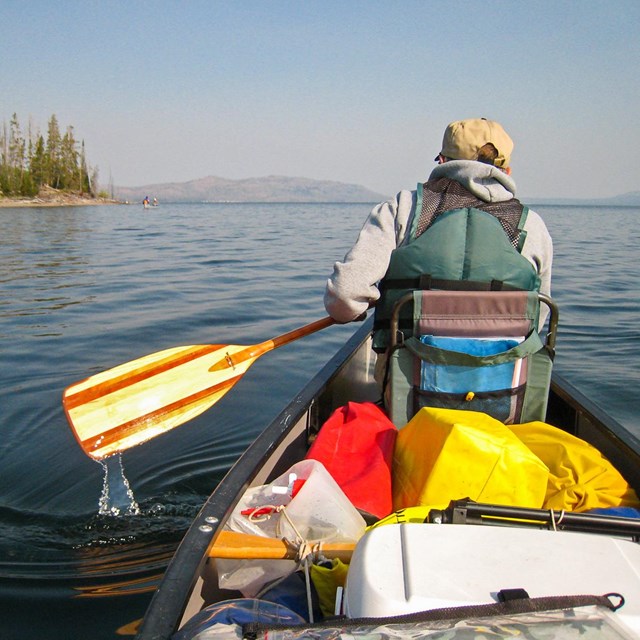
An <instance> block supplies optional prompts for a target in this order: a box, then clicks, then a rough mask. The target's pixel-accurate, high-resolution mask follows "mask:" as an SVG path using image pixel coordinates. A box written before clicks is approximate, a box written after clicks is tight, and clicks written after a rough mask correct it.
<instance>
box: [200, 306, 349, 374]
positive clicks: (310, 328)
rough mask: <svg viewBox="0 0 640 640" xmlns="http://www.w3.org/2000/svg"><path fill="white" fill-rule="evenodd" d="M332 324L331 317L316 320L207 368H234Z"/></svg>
mask: <svg viewBox="0 0 640 640" xmlns="http://www.w3.org/2000/svg"><path fill="white" fill-rule="evenodd" d="M333 324H336V321H335V320H334V319H333V318H332V317H331V316H327V317H326V318H322V320H316V321H315V322H311V323H309V324H306V325H304V326H303V327H298V328H297V329H293V331H287V333H283V334H282V335H279V336H277V337H275V338H271V339H270V340H265V341H264V342H260V343H259V344H254V345H251V346H250V347H247V348H246V349H243V350H242V351H237V352H236V353H234V354H233V355H229V354H227V355H225V357H224V358H222V359H221V360H220V361H219V362H217V363H216V364H214V365H213V366H212V367H209V371H220V370H221V369H225V368H228V367H234V366H236V365H238V364H240V363H241V362H244V361H245V360H250V359H252V358H253V359H255V358H257V357H259V356H261V355H262V354H263V353H267V351H272V350H273V349H277V348H278V347H281V346H283V345H285V344H289V343H290V342H294V341H295V340H298V339H299V338H304V337H305V336H308V335H311V334H312V333H316V331H320V330H322V329H325V328H326V327H330V326H331V325H333Z"/></svg>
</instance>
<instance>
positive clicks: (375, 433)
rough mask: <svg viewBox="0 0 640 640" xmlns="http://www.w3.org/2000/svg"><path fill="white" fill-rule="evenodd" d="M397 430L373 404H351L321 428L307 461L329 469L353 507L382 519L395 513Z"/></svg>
mask: <svg viewBox="0 0 640 640" xmlns="http://www.w3.org/2000/svg"><path fill="white" fill-rule="evenodd" d="M396 434H397V429H396V427H395V425H394V424H393V423H392V422H391V420H390V419H389V418H388V417H387V415H386V413H385V412H384V411H383V410H382V409H381V408H380V407H378V406H377V405H375V404H373V403H372V402H362V403H358V402H349V403H348V404H346V405H345V406H343V407H339V408H338V409H336V410H335V411H334V412H333V414H332V415H331V416H330V417H329V419H328V420H327V421H326V422H325V423H324V424H323V425H322V428H321V429H320V432H319V433H318V437H317V438H316V440H315V442H314V443H313V444H312V445H311V448H310V449H309V452H308V453H307V456H306V457H307V458H311V459H313V460H318V461H319V462H322V464H323V465H324V466H325V467H326V469H327V471H328V472H329V473H330V474H331V476H332V477H333V479H334V480H335V481H336V482H337V483H338V485H339V486H340V488H341V489H342V490H343V491H344V493H345V494H346V496H347V497H348V498H349V500H351V503H352V504H353V505H354V506H355V507H356V508H357V509H359V510H360V511H361V512H364V513H365V514H372V515H374V516H376V518H383V517H384V516H387V515H389V514H390V513H391V512H392V511H393V499H392V492H391V469H392V465H393V448H394V445H395V440H396Z"/></svg>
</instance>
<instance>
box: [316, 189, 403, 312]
mask: <svg viewBox="0 0 640 640" xmlns="http://www.w3.org/2000/svg"><path fill="white" fill-rule="evenodd" d="M411 198H412V196H411V192H408V191H403V192H400V193H399V194H398V196H397V197H396V198H393V199H391V200H388V201H387V202H383V203H381V204H379V205H377V206H376V207H374V209H373V210H372V211H371V214H370V215H369V217H368V218H367V220H366V222H365V224H364V226H363V227H362V230H361V231H360V234H359V235H358V239H357V241H356V243H355V244H354V245H353V247H352V248H351V250H350V251H349V252H348V253H347V255H346V256H345V258H344V260H343V261H341V262H336V263H335V264H334V266H333V274H332V275H331V277H330V278H329V280H328V281H327V287H326V290H325V294H324V305H325V308H326V310H327V312H328V313H329V315H330V316H331V317H332V318H334V319H335V320H337V321H338V322H351V321H352V320H355V319H356V318H358V317H359V316H360V315H362V314H363V313H364V312H365V311H366V310H367V309H368V308H369V307H370V306H373V305H374V304H375V302H376V301H377V300H378V298H379V297H380V292H379V291H378V288H377V286H376V285H377V283H378V282H379V281H380V280H381V279H382V277H383V276H384V274H385V273H386V271H387V268H388V266H389V258H390V256H391V252H392V251H393V250H394V249H395V248H396V246H397V244H398V243H399V242H400V241H401V240H402V237H403V236H404V230H405V226H406V219H407V217H408V211H409V210H410V209H411ZM399 211H400V215H398V214H399Z"/></svg>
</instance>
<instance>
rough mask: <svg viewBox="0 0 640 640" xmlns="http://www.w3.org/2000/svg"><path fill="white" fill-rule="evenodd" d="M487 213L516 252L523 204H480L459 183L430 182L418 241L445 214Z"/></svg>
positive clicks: (424, 193) (417, 234)
mask: <svg viewBox="0 0 640 640" xmlns="http://www.w3.org/2000/svg"><path fill="white" fill-rule="evenodd" d="M471 207H473V208H474V209H480V210H482V211H486V212H487V213H490V214H491V215H492V216H494V217H495V218H496V219H497V220H498V221H499V222H500V224H501V225H502V228H503V229H504V231H505V233H506V234H507V236H508V237H509V241H510V242H511V244H512V245H513V246H514V247H515V248H517V247H518V243H519V240H520V233H521V230H520V229H518V223H519V222H520V217H521V215H522V204H521V203H520V202H519V201H518V200H516V199H515V198H512V199H511V200H507V201H505V202H484V201H483V200H479V199H478V198H476V197H475V196H474V195H473V194H471V193H470V192H469V191H467V189H465V188H464V187H463V186H462V185H461V184H460V183H459V182H456V181H455V180H451V179H449V178H438V179H436V180H429V181H428V182H425V183H424V185H423V197H422V209H421V211H420V218H419V219H418V224H417V227H416V236H415V237H416V238H417V237H419V236H420V235H422V234H423V233H424V232H425V231H426V230H427V229H428V228H429V227H430V226H431V225H432V224H433V223H434V222H435V221H436V219H437V218H438V216H439V215H441V214H442V213H444V212H445V211H451V210H453V209H466V208H471Z"/></svg>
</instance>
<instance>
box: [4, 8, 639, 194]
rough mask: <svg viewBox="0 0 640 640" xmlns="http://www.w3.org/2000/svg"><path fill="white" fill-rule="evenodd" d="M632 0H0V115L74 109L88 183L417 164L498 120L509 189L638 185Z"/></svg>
mask: <svg viewBox="0 0 640 640" xmlns="http://www.w3.org/2000/svg"><path fill="white" fill-rule="evenodd" d="M639 31H640V1H638V0H604V1H602V2H596V1H594V0H553V1H546V0H544V1H536V0H527V2H524V1H520V0H514V1H509V0H500V1H498V0H478V1H470V0H468V1H467V0H446V1H439V0H423V1H415V0H406V1H397V0H369V1H366V2H365V1H361V0H353V1H350V0H336V1H334V0H322V1H320V0H317V1H312V0H307V1H303V0H297V1H287V0H283V1H280V2H277V1H268V0H261V1H254V0H238V1H228V2H222V1H216V0H206V1H200V0H191V1H189V0H182V1H178V0H173V1H169V0H157V1H155V2H152V1H148V0H127V1H126V2H116V1H110V0H102V1H98V0H78V1H71V0H56V2H52V1H51V0H46V1H42V0H29V1H28V2H25V0H2V1H1V2H0V123H2V122H4V123H8V122H9V120H10V119H11V116H12V114H13V113H16V114H17V115H18V119H19V121H20V124H21V126H22V128H23V130H25V131H26V129H27V125H28V124H29V123H31V124H32V127H33V128H35V129H38V128H39V129H40V130H41V131H42V132H43V133H45V134H46V128H47V122H48V120H49V118H50V117H51V115H52V114H55V115H56V117H57V119H58V121H59V124H60V126H61V128H62V129H63V130H64V129H65V128H66V127H67V126H69V125H71V126H73V127H74V133H75V136H76V138H77V139H79V140H84V142H85V148H86V154H87V158H88V161H89V164H90V165H91V166H92V167H97V169H98V172H99V180H100V183H101V185H103V186H106V185H109V184H115V185H118V186H142V185H149V184H157V183H164V182H184V181H188V180H194V179H197V178H202V177H205V176H210V175H213V176H219V177H223V178H230V179H240V178H252V177H261V176H267V175H283V176H299V177H305V178H312V179H318V180H336V181H339V182H344V183H352V184H359V185H362V186H364V187H367V188H369V189H371V190H373V191H375V192H377V193H381V194H384V195H392V194H395V193H396V192H397V191H399V190H400V189H411V188H414V187H415V184H416V183H417V182H418V181H424V180H426V178H427V177H428V174H429V172H430V171H431V169H432V168H433V166H434V161H433V159H434V157H435V156H436V154H437V153H438V152H439V151H440V145H441V141H442V134H443V132H444V129H445V127H446V126H447V124H448V123H449V122H451V121H454V120H460V119H464V118H475V117H486V118H489V119H493V120H497V121H498V122H500V123H501V124H502V125H503V126H504V127H505V129H506V130H507V131H508V132H509V134H510V135H511V137H512V138H513V140H514V142H515V149H514V152H513V155H512V163H511V165H512V170H513V177H514V179H515V181H516V183H517V185H518V196H520V197H521V198H522V199H525V198H527V197H528V198H535V197H539V198H554V197H558V198H592V197H609V196H615V195H618V194H623V193H627V192H630V191H638V190H640V162H639V160H638V157H639V156H638V150H640V37H639V36H638V33H639Z"/></svg>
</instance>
